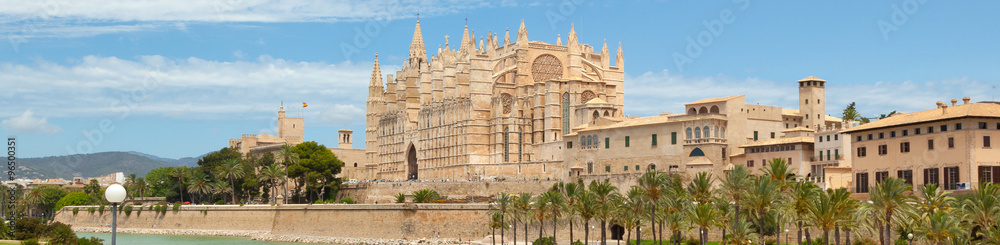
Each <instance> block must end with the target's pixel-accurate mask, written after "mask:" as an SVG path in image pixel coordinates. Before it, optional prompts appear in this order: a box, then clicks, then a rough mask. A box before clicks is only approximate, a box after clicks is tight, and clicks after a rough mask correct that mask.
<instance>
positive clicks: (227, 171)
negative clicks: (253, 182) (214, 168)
mask: <svg viewBox="0 0 1000 245" xmlns="http://www.w3.org/2000/svg"><path fill="white" fill-rule="evenodd" d="M219 167H220V169H219V170H220V171H222V176H225V177H226V178H229V185H231V186H232V187H233V195H232V196H233V202H232V203H233V204H237V203H239V201H237V200H236V182H234V181H233V179H238V178H243V164H240V162H239V161H238V160H237V159H227V160H226V162H225V163H223V164H222V166H219Z"/></svg>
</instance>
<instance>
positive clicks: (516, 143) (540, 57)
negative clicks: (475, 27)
mask: <svg viewBox="0 0 1000 245" xmlns="http://www.w3.org/2000/svg"><path fill="white" fill-rule="evenodd" d="M445 40H446V41H445V44H444V47H439V48H438V49H437V51H436V52H435V53H434V54H433V56H431V57H428V56H427V53H426V52H427V51H426V50H427V49H426V47H425V46H424V42H423V36H422V34H421V31H420V21H419V20H418V21H417V23H416V27H415V29H414V33H413V39H412V42H411V43H410V53H409V57H408V58H406V60H405V61H404V64H403V66H402V68H401V70H399V71H396V72H395V74H389V75H387V76H385V77H384V80H383V75H382V72H381V68H380V65H379V62H378V55H377V54H376V57H375V64H374V67H373V69H372V76H371V81H370V85H369V92H368V100H367V114H366V118H367V124H366V128H365V136H366V142H365V146H366V147H365V148H366V152H365V157H366V160H367V162H368V164H367V165H366V166H364V169H358V170H359V171H358V172H360V173H356V174H355V176H357V177H359V178H366V179H397V180H405V179H467V178H475V179H480V178H508V177H517V176H533V177H543V178H544V177H545V176H550V177H557V176H566V175H565V173H566V170H565V167H564V166H563V165H564V164H562V161H563V159H562V158H563V155H564V153H563V151H564V149H563V144H562V136H563V135H565V134H569V133H570V130H571V129H572V128H573V127H577V126H580V125H584V124H588V123H591V122H593V121H594V120H597V118H602V117H604V118H622V117H623V105H624V103H623V101H624V96H625V93H624V85H625V83H624V74H625V73H624V68H625V65H624V64H625V59H624V58H623V56H622V49H621V44H619V45H618V50H617V52H616V53H615V54H614V56H612V53H610V52H608V47H607V43H606V42H605V43H604V45H603V46H602V48H601V50H600V51H595V50H594V48H593V47H592V46H590V45H587V44H581V43H579V41H578V40H577V35H576V32H575V31H574V29H573V28H572V27H570V32H569V34H568V36H567V42H566V44H565V45H564V44H563V43H562V40H561V37H557V39H556V43H555V44H551V43H546V42H542V41H529V39H528V31H527V29H526V28H525V26H524V22H523V21H522V22H521V26H520V28H519V29H518V31H517V36H516V39H515V40H514V41H513V42H512V41H511V38H510V33H509V31H507V32H505V33H504V37H503V39H502V40H501V39H500V38H498V37H497V35H496V34H493V33H490V34H487V36H486V38H485V41H484V39H483V38H480V39H479V41H478V45H477V44H476V36H475V32H471V34H470V31H469V29H468V26H466V27H465V31H464V33H463V34H462V40H461V42H460V43H459V45H457V46H458V47H454V46H450V44H449V43H448V41H447V40H448V37H447V36H446V37H445ZM612 60H613V61H614V64H613V65H612V63H611V62H612Z"/></svg>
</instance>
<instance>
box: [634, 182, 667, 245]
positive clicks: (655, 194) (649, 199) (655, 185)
mask: <svg viewBox="0 0 1000 245" xmlns="http://www.w3.org/2000/svg"><path fill="white" fill-rule="evenodd" d="M666 183H667V176H666V175H664V174H663V172H660V171H655V170H654V171H648V172H646V173H644V174H642V176H641V177H639V187H640V188H642V189H643V193H644V194H645V195H646V196H645V203H646V207H647V208H648V209H649V224H650V228H651V229H652V233H651V234H656V210H657V209H658V208H659V207H660V205H659V203H660V198H661V197H662V196H663V187H664V186H665V185H666ZM653 237H654V239H653V240H654V242H655V241H656V239H655V236H653Z"/></svg>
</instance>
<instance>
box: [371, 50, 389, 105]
mask: <svg viewBox="0 0 1000 245" xmlns="http://www.w3.org/2000/svg"><path fill="white" fill-rule="evenodd" d="M383 92H385V91H384V90H383V89H382V68H381V65H379V64H378V53H375V63H374V64H372V77H371V81H370V82H369V84H368V100H378V98H381V97H382V96H383V94H382V93H383Z"/></svg>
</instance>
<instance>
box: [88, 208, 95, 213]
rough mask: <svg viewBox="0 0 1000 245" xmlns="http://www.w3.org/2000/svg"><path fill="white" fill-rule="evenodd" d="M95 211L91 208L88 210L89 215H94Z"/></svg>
mask: <svg viewBox="0 0 1000 245" xmlns="http://www.w3.org/2000/svg"><path fill="white" fill-rule="evenodd" d="M94 210H95V209H94V207H89V208H87V212H88V213H91V214H93V213H94Z"/></svg>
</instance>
